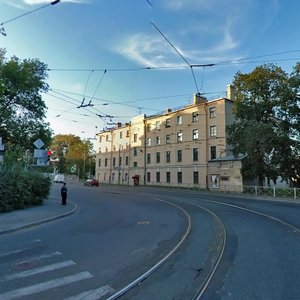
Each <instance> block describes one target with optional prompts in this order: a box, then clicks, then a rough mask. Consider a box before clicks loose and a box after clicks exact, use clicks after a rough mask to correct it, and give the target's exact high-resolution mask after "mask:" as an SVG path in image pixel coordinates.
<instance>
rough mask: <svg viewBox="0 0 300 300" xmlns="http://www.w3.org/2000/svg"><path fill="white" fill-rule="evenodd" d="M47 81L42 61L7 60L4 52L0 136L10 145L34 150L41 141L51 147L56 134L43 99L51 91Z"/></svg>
mask: <svg viewBox="0 0 300 300" xmlns="http://www.w3.org/2000/svg"><path fill="white" fill-rule="evenodd" d="M46 79H47V66H46V65H45V64H44V63H42V62H40V61H39V60H38V59H24V60H20V59H19V58H17V57H15V56H14V57H12V58H10V59H6V58H5V50H4V49H0V136H1V137H2V138H3V140H4V142H5V143H6V145H7V146H15V145H19V146H21V147H22V148H23V149H31V150H32V149H33V142H34V141H35V140H36V139H37V138H41V139H42V140H43V141H44V143H45V144H46V145H48V144H50V142H51V134H52V132H51V129H50V127H49V124H48V123H45V121H44V118H45V114H46V105H45V102H44V101H43V99H42V96H41V93H42V92H47V90H48V85H47V83H46V82H45V80H46Z"/></svg>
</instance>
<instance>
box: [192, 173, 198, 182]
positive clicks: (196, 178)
mask: <svg viewBox="0 0 300 300" xmlns="http://www.w3.org/2000/svg"><path fill="white" fill-rule="evenodd" d="M193 178H194V184H199V172H198V171H195V172H194V174H193Z"/></svg>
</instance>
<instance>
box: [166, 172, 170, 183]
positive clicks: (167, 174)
mask: <svg viewBox="0 0 300 300" xmlns="http://www.w3.org/2000/svg"><path fill="white" fill-rule="evenodd" d="M166 181H167V183H170V182H171V173H170V172H167V173H166Z"/></svg>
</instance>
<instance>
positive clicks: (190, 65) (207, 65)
mask: <svg viewBox="0 0 300 300" xmlns="http://www.w3.org/2000/svg"><path fill="white" fill-rule="evenodd" d="M151 24H152V26H153V27H154V28H155V29H156V30H157V31H158V32H159V34H160V35H161V36H162V37H163V38H164V39H165V40H166V41H167V42H168V43H169V45H170V46H171V47H172V48H173V49H174V50H175V52H176V53H177V54H178V55H179V56H180V57H181V58H182V59H183V61H184V62H185V63H186V64H187V65H188V66H189V67H190V70H191V72H192V75H193V79H194V83H195V86H196V90H197V92H198V93H199V88H198V84H197V80H196V77H195V73H194V70H193V68H194V67H212V66H214V64H204V65H192V64H190V63H189V62H188V61H187V60H186V58H185V57H184V56H183V55H182V54H181V53H180V52H179V51H178V50H177V49H176V47H175V46H174V45H173V44H172V43H171V41H170V40H169V39H168V38H167V37H166V36H165V35H164V34H163V33H162V31H161V30H160V29H159V28H158V27H157V26H156V25H155V24H154V22H151Z"/></svg>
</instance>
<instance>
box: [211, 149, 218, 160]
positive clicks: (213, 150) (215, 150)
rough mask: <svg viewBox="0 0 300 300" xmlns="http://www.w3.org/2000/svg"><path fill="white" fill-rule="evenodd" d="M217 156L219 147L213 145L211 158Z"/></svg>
mask: <svg viewBox="0 0 300 300" xmlns="http://www.w3.org/2000/svg"><path fill="white" fill-rule="evenodd" d="M215 158H217V147H216V146H211V147H210V159H215Z"/></svg>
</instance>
